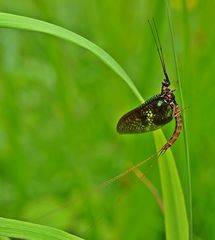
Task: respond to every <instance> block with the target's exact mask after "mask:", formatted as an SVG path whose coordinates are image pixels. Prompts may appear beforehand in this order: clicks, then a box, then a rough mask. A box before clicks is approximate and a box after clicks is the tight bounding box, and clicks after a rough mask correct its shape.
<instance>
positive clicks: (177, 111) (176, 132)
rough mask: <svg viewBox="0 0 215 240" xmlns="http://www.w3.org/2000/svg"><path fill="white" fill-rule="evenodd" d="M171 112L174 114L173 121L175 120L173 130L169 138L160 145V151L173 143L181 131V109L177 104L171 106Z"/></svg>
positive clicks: (163, 150) (164, 150)
mask: <svg viewBox="0 0 215 240" xmlns="http://www.w3.org/2000/svg"><path fill="white" fill-rule="evenodd" d="M173 114H174V117H175V122H176V124H175V130H174V132H173V134H172V136H171V138H170V139H169V141H168V142H167V143H166V144H165V145H164V146H163V147H162V149H161V153H164V152H166V150H167V149H168V148H170V147H171V146H172V145H173V144H174V142H175V141H176V140H177V139H178V137H179V135H180V133H181V130H182V117H181V110H180V108H179V106H178V105H177V104H176V105H174V106H173Z"/></svg>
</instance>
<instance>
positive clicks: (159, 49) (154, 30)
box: [148, 18, 169, 82]
mask: <svg viewBox="0 0 215 240" xmlns="http://www.w3.org/2000/svg"><path fill="white" fill-rule="evenodd" d="M148 23H149V27H150V30H151V33H152V36H153V39H154V42H155V45H156V48H157V52H158V56H159V58H160V62H161V66H162V69H163V73H164V75H165V77H166V80H167V81H168V82H169V77H168V74H167V71H166V65H165V61H164V56H163V49H162V45H161V41H160V37H159V33H158V28H157V25H156V22H155V19H154V18H153V19H152V23H151V22H150V20H148Z"/></svg>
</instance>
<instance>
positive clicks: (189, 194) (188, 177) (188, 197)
mask: <svg viewBox="0 0 215 240" xmlns="http://www.w3.org/2000/svg"><path fill="white" fill-rule="evenodd" d="M183 9H184V11H183V12H184V15H185V16H186V17H185V19H186V20H185V22H186V23H187V9H186V3H185V1H183ZM167 15H168V22H169V28H170V33H171V42H172V50H173V55H174V62H175V71H176V79H177V82H178V92H179V98H180V103H181V108H182V109H185V104H184V97H183V92H182V84H181V77H180V73H179V66H178V61H177V56H176V49H175V39H174V31H173V26H172V21H171V19H172V18H171V11H170V9H169V4H168V0H167ZM184 25H185V26H187V24H184ZM185 36H187V37H188V36H189V34H188V31H187V32H186V34H185ZM188 42H189V41H188V40H187V38H186V42H185V45H186V46H187V45H188ZM187 49H188V46H187ZM186 52H188V51H186ZM186 59H188V57H187V56H186ZM182 122H183V136H184V145H185V156H186V169H185V175H186V184H187V187H186V194H185V196H186V198H185V199H186V202H187V204H186V205H187V212H188V221H189V239H193V217H192V215H193V213H192V186H191V170H190V154H189V142H188V134H187V124H186V122H187V121H186V112H184V113H183V114H182Z"/></svg>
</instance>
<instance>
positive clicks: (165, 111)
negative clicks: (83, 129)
mask: <svg viewBox="0 0 215 240" xmlns="http://www.w3.org/2000/svg"><path fill="white" fill-rule="evenodd" d="M148 23H149V26H150V29H151V32H152V35H153V38H154V41H155V44H156V48H157V52H158V55H159V58H160V62H161V66H162V69H163V73H164V79H163V81H162V86H161V92H160V93H159V94H157V95H155V96H153V97H152V98H150V99H149V100H147V101H146V102H145V103H143V104H142V105H140V106H139V107H137V108H135V109H133V110H131V111H130V112H128V113H126V114H125V115H124V116H122V117H121V118H120V120H119V122H118V124H117V131H118V132H119V133H121V134H135V133H145V132H150V131H154V130H156V129H159V128H161V127H162V126H164V125H165V124H167V123H169V122H170V121H171V120H172V119H173V118H175V130H174V132H173V134H172V136H171V138H170V139H169V140H168V142H167V143H166V144H165V145H164V146H163V147H162V148H161V150H160V151H159V155H161V154H163V153H165V151H166V150H167V149H168V148H170V147H171V146H172V145H173V144H174V142H175V141H176V140H177V138H178V136H179V135H180V133H181V129H182V117H181V111H180V108H179V106H178V104H177V102H176V100H175V95H174V90H173V89H171V88H170V80H169V76H168V74H167V70H166V65H165V61H164V56H163V50H162V46H161V42H160V38H159V34H158V30H157V27H156V24H155V20H154V19H153V25H152V24H151V22H150V21H148ZM153 27H154V29H153Z"/></svg>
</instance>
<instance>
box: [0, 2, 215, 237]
mask: <svg viewBox="0 0 215 240" xmlns="http://www.w3.org/2000/svg"><path fill="white" fill-rule="evenodd" d="M184 4H185V3H182V2H181V1H180V0H178V1H171V4H170V7H171V14H172V20H173V27H174V38H175V41H176V55H177V57H178V60H179V70H180V74H181V79H182V88H183V93H184V98H185V99H184V100H185V105H186V107H187V109H186V110H185V111H186V114H187V120H188V122H187V125H188V136H189V149H190V157H191V174H192V196H193V228H194V235H195V238H196V239H215V228H214V225H215V220H214V214H215V204H214V203H215V194H214V192H213V190H214V175H215V169H214V167H213V164H214V160H215V158H214V156H215V148H214V140H213V139H214V116H215V107H214V104H215V97H214V95H215V83H214V75H215V32H214V30H213V27H212V24H213V18H214V11H213V9H214V7H215V2H214V1H198V0H190V1H188V0H187V3H186V6H185V5H184ZM0 10H1V11H2V12H9V13H14V14H20V15H24V16H29V17H33V18H38V19H41V20H44V21H48V22H51V23H54V24H57V25H60V26H63V27H65V28H68V29H70V30H72V31H74V32H76V33H79V34H81V35H82V36H84V37H86V38H88V39H89V40H91V41H93V42H94V43H96V44H97V45H99V46H100V47H102V48H104V49H105V50H106V51H107V52H108V53H110V54H111V55H112V56H113V57H114V58H115V59H116V60H117V61H118V62H119V63H120V64H121V65H122V67H123V68H124V69H125V70H126V71H127V72H128V74H129V75H130V76H131V78H132V79H133V80H134V82H135V84H136V86H137V87H138V89H139V90H140V92H141V93H142V95H143V97H144V98H145V99H147V98H149V97H151V96H153V95H155V94H157V93H159V91H160V86H161V81H162V78H163V75H162V70H161V66H160V63H159V59H158V56H157V53H156V49H155V45H154V42H153V40H152V36H151V33H150V30H149V27H148V25H147V20H148V19H152V18H153V17H155V19H156V20H157V22H158V28H159V32H160V35H161V41H162V44H163V48H164V55H165V60H166V64H167V70H168V72H169V74H170V77H171V81H172V85H173V86H174V88H175V89H176V90H177V88H178V86H177V81H176V78H175V67H174V59H173V53H172V49H171V47H170V46H171V36H170V31H169V25H168V19H167V13H166V7H165V4H164V1H161V0H159V1H150V0H133V1H127V0H118V1H114V0H103V1H99V0H88V1H84V0H61V1H57V0H34V1H33V0H22V1H12V0H7V1H6V0H1V1H0ZM0 36H1V37H0V53H1V54H0V58H1V64H0V116H1V117H0V189H1V195H0V216H3V217H8V218H16V219H21V220H26V221H31V222H36V223H39V224H46V225H50V226H54V227H58V228H61V229H64V230H66V231H69V232H71V233H74V234H77V235H79V236H81V237H84V238H87V239H104V240H106V239H107V240H109V239H111V240H112V239H116V240H118V239H125V240H126V239H135V240H136V239H137V240H138V239H150V240H151V239H152V240H153V239H165V230H164V223H163V215H162V213H161V211H160V209H159V207H158V205H157V203H156V201H155V199H154V197H153V196H152V194H151V193H150V191H149V190H148V189H147V187H146V186H144V184H143V183H141V182H140V181H139V179H137V177H135V176H134V175H133V174H130V175H129V176H127V177H124V178H123V179H121V180H120V181H118V182H117V183H113V184H111V185H110V186H108V187H106V188H104V189H102V190H95V187H96V186H97V185H98V184H100V183H102V182H103V181H105V180H106V179H109V178H110V177H112V176H114V175H116V174H118V173H120V172H121V171H123V170H125V169H126V168H128V167H129V166H130V165H131V164H132V163H137V162H140V161H141V160H143V159H144V158H146V157H147V156H149V155H151V154H152V153H154V152H155V148H154V143H153V138H152V134H145V135H131V136H123V135H118V134H117V132H116V130H115V127H116V123H117V121H118V119H119V118H120V117H121V115H122V114H124V113H125V112H127V111H128V110H130V109H132V108H133V107H135V106H137V105H139V102H138V100H137V99H136V98H135V96H134V95H133V93H132V92H131V90H130V89H129V88H128V86H127V85H126V84H125V83H124V82H123V81H122V80H121V79H120V78H119V77H118V76H116V75H115V74H114V73H113V72H112V71H111V70H110V69H109V68H108V67H107V66H105V65H104V64H103V63H102V62H101V61H100V60H99V59H97V57H95V56H94V55H92V54H91V53H89V52H87V51H86V50H83V49H81V48H79V47H77V46H75V45H72V44H69V43H67V42H65V41H62V40H59V39H57V38H54V37H51V36H47V35H44V34H38V33H32V32H26V31H18V30H10V29H0ZM176 96H177V97H178V96H179V94H178V92H177V91H176ZM173 129H174V123H171V124H168V125H167V126H165V127H164V132H165V134H166V136H167V138H168V137H169V136H170V135H171V133H172V131H173ZM172 150H173V153H174V156H175V159H176V161H177V166H178V169H179V174H180V177H181V181H182V184H183V187H184V189H186V185H187V182H186V176H185V173H184V172H185V171H184V168H185V167H186V164H185V158H184V143H183V136H181V137H180V139H179V140H178V141H177V143H176V144H175V145H174V146H173V148H172ZM143 170H144V167H143ZM148 177H149V179H150V180H151V181H152V182H153V184H154V185H155V186H156V188H157V189H158V190H159V191H160V181H159V172H158V167H157V166H156V165H154V166H153V168H152V170H151V171H150V173H149V174H148Z"/></svg>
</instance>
